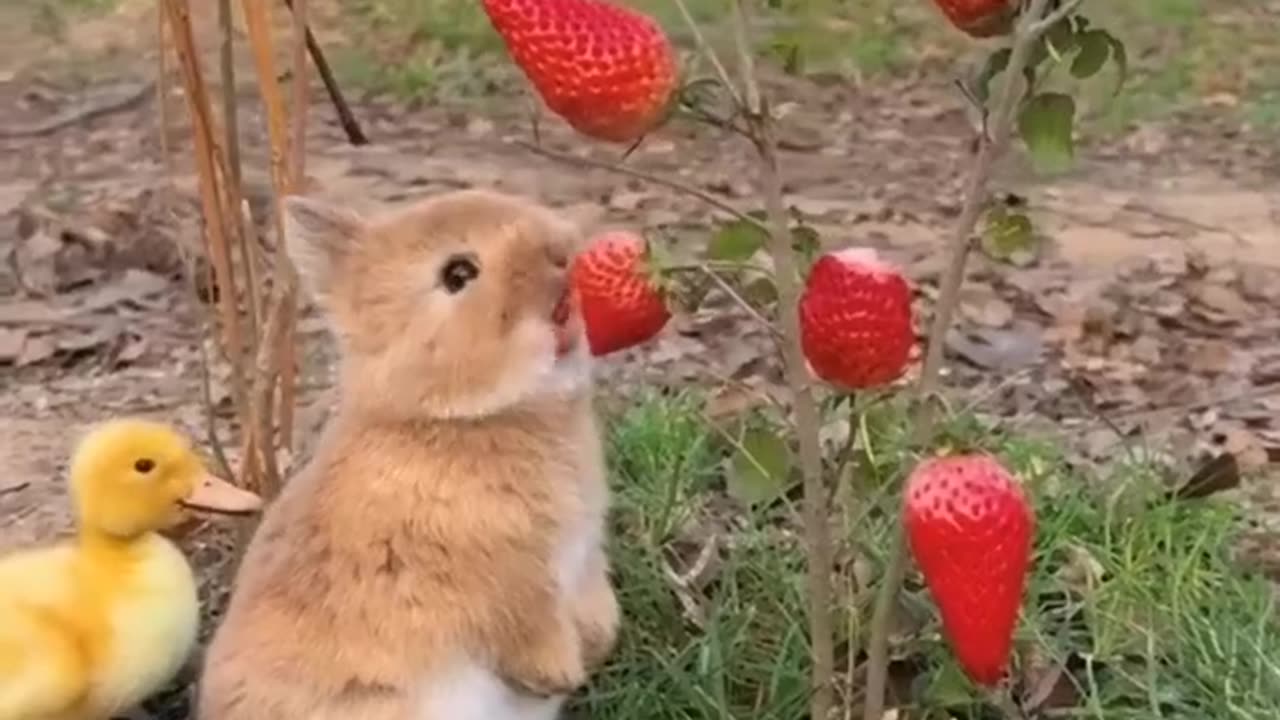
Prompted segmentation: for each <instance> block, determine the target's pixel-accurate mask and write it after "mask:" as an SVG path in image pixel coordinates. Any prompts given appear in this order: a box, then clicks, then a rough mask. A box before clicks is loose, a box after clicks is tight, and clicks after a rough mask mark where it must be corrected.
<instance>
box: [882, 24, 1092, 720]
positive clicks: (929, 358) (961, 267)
mask: <svg viewBox="0 0 1280 720" xmlns="http://www.w3.org/2000/svg"><path fill="white" fill-rule="evenodd" d="M1048 4H1049V0H1030V5H1029V6H1028V7H1027V8H1026V9H1025V10H1024V11H1023V15H1022V16H1021V17H1020V18H1019V20H1018V24H1017V27H1016V29H1015V30H1014V39H1013V47H1012V50H1011V52H1010V55H1009V63H1008V65H1007V66H1006V67H1005V71H1004V75H1003V78H1002V83H1001V90H1000V95H999V98H998V100H997V102H996V106H995V112H994V113H993V118H992V119H993V121H994V122H993V123H992V125H991V128H990V133H989V134H987V133H983V135H982V137H981V138H980V140H979V148H978V156H977V158H976V159H975V160H974V163H973V168H972V169H971V171H970V174H969V181H968V183H967V184H966V187H965V197H964V205H963V207H962V208H961V211H960V217H958V218H957V219H956V222H955V224H954V225H953V226H952V232H951V236H950V238H949V239H948V241H947V247H948V248H949V252H950V258H949V261H948V264H947V269H946V272H945V274H944V276H943V279H942V285H941V288H940V290H939V294H938V302H937V304H936V305H935V309H934V317H933V324H932V326H931V327H930V330H929V345H928V349H927V350H926V352H925V359H924V366H923V368H922V369H921V373H920V381H919V384H918V385H917V386H916V400H917V405H916V412H915V413H914V415H915V417H914V418H913V420H914V432H913V435H914V438H913V439H914V440H915V444H916V445H917V446H920V445H923V444H924V443H925V442H926V441H927V440H928V438H929V437H930V436H931V435H932V432H933V422H934V417H933V415H934V411H933V407H934V404H933V403H932V402H929V401H928V399H929V398H930V397H931V396H932V395H933V394H934V392H935V390H936V388H937V385H938V380H939V376H940V372H941V370H942V360H943V349H944V347H945V346H946V335H947V330H948V328H950V327H951V322H952V318H953V315H954V311H955V307H956V305H957V304H958V303H957V302H956V298H957V297H958V296H959V293H960V287H961V285H962V284H963V282H964V272H965V264H966V262H967V261H968V258H969V250H970V248H971V235H972V234H973V229H974V227H975V226H976V225H977V222H978V218H979V216H980V215H981V214H982V209H983V207H984V206H985V205H986V202H987V182H988V180H989V179H990V177H991V171H992V168H993V167H994V165H995V162H996V160H997V159H998V158H999V156H1000V154H1001V153H1003V152H1004V150H1005V148H1006V147H1007V146H1008V144H1009V135H1010V132H1011V130H1012V127H1013V123H1014V118H1015V116H1016V111H1017V108H1018V101H1019V100H1020V99H1021V97H1022V93H1023V83H1024V79H1023V73H1022V71H1023V68H1025V67H1026V66H1027V63H1028V61H1029V60H1030V57H1031V50H1032V47H1033V46H1034V45H1035V42H1036V41H1037V40H1038V39H1039V38H1040V36H1041V35H1042V34H1043V33H1044V32H1045V31H1046V30H1048V29H1049V28H1050V27H1051V26H1052V25H1053V24H1054V23H1056V22H1057V21H1058V20H1060V19H1062V18H1063V17H1066V15H1067V14H1069V13H1070V12H1071V11H1072V10H1073V9H1074V8H1075V6H1076V5H1078V4H1079V0H1073V2H1068V3H1066V4H1064V5H1063V6H1062V7H1060V8H1059V9H1058V10H1057V11H1055V12H1053V13H1052V14H1050V15H1049V16H1047V17H1043V19H1041V18H1042V16H1044V15H1045V9H1046V8H1047V7H1048ZM906 545H907V543H906V538H905V535H904V533H903V530H902V527H901V525H899V526H898V527H897V530H896V531H895V532H894V541H893V547H892V549H891V550H890V553H889V561H888V564H887V565H886V567H885V570H884V576H883V577H882V578H881V581H880V592H879V594H878V595H877V597H876V604H875V609H874V611H873V613H872V618H871V630H870V634H871V636H870V639H869V641H868V648H867V684H866V696H865V704H864V705H863V720H881V718H882V717H883V715H884V703H885V685H886V682H887V680H888V670H889V658H888V654H889V626H890V625H891V624H892V622H893V611H894V606H895V604H896V603H897V598H898V592H899V590H900V589H901V588H902V581H903V576H904V575H905V574H906V554H907V547H906Z"/></svg>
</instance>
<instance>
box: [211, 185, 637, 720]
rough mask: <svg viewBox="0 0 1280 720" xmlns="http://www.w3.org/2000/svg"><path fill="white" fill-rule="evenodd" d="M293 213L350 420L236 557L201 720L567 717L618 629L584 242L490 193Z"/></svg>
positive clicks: (517, 201) (289, 231)
mask: <svg viewBox="0 0 1280 720" xmlns="http://www.w3.org/2000/svg"><path fill="white" fill-rule="evenodd" d="M283 208H284V227H285V239H286V248H287V252H288V254H289V256H290V258H291V259H292V261H293V263H294V265H295V266H296V268H297V270H298V277H299V279H300V281H301V282H302V285H303V287H304V288H306V289H307V290H308V291H309V292H310V294H311V296H312V297H314V298H315V300H316V301H317V303H318V305H319V306H320V307H321V309H322V310H323V311H324V312H325V314H326V315H327V317H328V319H329V321H330V325H331V327H332V329H333V330H334V334H335V336H336V338H337V341H338V346H339V350H340V352H339V356H340V368H339V375H338V388H339V400H338V405H337V407H336V409H335V411H334V413H333V415H332V416H331V419H330V420H329V421H328V422H327V424H326V426H325V428H324V430H323V431H322V435H321V437H320V439H319V441H318V442H317V443H316V446H317V450H316V452H315V455H314V456H313V458H312V459H311V460H310V461H309V462H308V463H307V464H306V465H305V466H304V467H303V468H302V469H301V470H300V471H299V473H298V474H297V475H296V476H295V477H294V478H292V479H291V480H290V481H289V482H288V483H287V484H286V486H285V488H284V490H283V492H282V493H281V494H280V495H279V496H278V497H277V498H276V499H275V500H274V501H273V502H272V503H271V504H270V506H269V507H268V509H267V510H266V512H265V515H264V517H263V519H262V523H261V525H260V526H259V528H258V529H257V531H256V532H255V533H254V536H253V538H252V540H251V541H250V543H249V546H248V548H247V550H246V553H245V556H244V559H243V561H242V564H241V567H240V569H239V571H238V573H237V576H236V578H235V583H234V586H233V591H232V595H231V599H230V601H229V604H228V608H227V611H226V615H225V618H224V620H223V621H222V623H221V624H220V626H219V627H218V628H217V630H216V631H215V634H214V636H213V638H212V640H211V642H210V645H209V647H208V650H207V653H206V657H205V661H204V664H203V667H202V674H201V678H200V681H199V688H198V693H197V701H196V704H197V715H196V717H197V718H199V720H339V719H341V720H551V719H552V718H556V717H558V716H559V714H560V712H561V708H562V706H563V704H564V702H565V699H566V698H567V696H568V695H569V694H571V693H573V692H574V691H575V690H576V689H578V688H580V687H581V686H583V685H584V684H585V683H586V681H587V679H588V676H589V674H590V673H591V672H593V671H594V670H595V669H597V668H598V667H599V666H600V665H601V664H602V663H603V662H604V661H605V660H606V659H607V657H608V656H609V655H610V654H611V652H612V650H613V647H614V645H615V643H616V640H617V634H618V626H619V606H618V601H617V598H616V596H615V593H614V590H613V587H612V585H611V581H610V577H609V576H610V572H611V570H610V564H609V561H608V558H607V556H606V553H605V548H604V541H605V514H606V511H607V508H608V502H609V493H608V488H607V485H606V478H605V466H604V459H603V455H604V453H603V447H602V440H601V436H600V431H599V427H598V423H597V420H596V418H595V416H594V411H593V405H592V397H591V394H592V382H591V357H590V354H589V351H588V349H587V346H586V341H585V335H584V332H583V326H582V320H581V315H580V313H579V311H578V308H577V300H576V296H575V294H574V293H572V292H571V289H570V285H569V281H568V267H569V263H570V261H571V259H572V256H573V254H574V253H575V252H577V251H578V249H579V248H580V247H581V244H582V240H583V236H582V233H581V231H580V230H579V228H578V227H577V226H576V225H575V224H573V223H570V222H569V221H567V220H565V219H564V218H562V217H561V216H559V215H558V214H556V213H555V212H554V211H552V210H550V209H549V208H546V207H544V206H542V205H539V204H537V203H536V202H534V201H532V200H529V199H526V198H522V197H520V196H515V195H508V194H505V193H499V192H496V191H488V190H479V189H471V190H459V191H453V192H449V193H445V194H441V195H438V196H433V197H428V198H426V199H422V200H418V201H415V202H413V203H411V204H409V205H407V206H405V207H403V208H401V209H398V210H390V211H384V212H383V213H382V214H381V215H379V216H376V217H369V218H366V217H362V216H361V215H359V214H357V213H356V212H354V211H352V210H350V209H348V208H345V207H342V206H338V205H334V204H329V203H326V202H322V201H320V200H317V199H312V198H304V197H301V196H290V197H288V198H286V199H285V201H284V203H283Z"/></svg>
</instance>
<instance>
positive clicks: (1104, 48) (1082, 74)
mask: <svg viewBox="0 0 1280 720" xmlns="http://www.w3.org/2000/svg"><path fill="white" fill-rule="evenodd" d="M1079 47H1080V52H1078V53H1076V58H1075V60H1073V61H1072V62H1071V74H1072V75H1073V76H1075V77H1078V78H1080V79H1081V80H1086V79H1088V78H1091V77H1093V76H1094V75H1097V74H1098V71H1099V70H1101V69H1102V66H1104V65H1106V64H1107V59H1108V58H1110V57H1111V36H1110V35H1108V34H1107V31H1106V30H1090V31H1088V32H1086V33H1084V34H1083V35H1081V36H1080V42H1079Z"/></svg>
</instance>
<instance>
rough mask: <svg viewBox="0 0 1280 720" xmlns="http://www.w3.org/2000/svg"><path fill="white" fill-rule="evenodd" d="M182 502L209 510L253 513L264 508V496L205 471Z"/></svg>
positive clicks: (229, 512) (190, 506)
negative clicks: (261, 496)
mask: <svg viewBox="0 0 1280 720" xmlns="http://www.w3.org/2000/svg"><path fill="white" fill-rule="evenodd" d="M182 504H183V505H185V506H187V507H189V508H192V509H194V510H205V511H208V512H216V513H226V514H235V513H253V512H257V511H259V510H261V509H262V498H260V497H258V495H257V494H255V493H251V492H249V491H248V490H244V489H242V488H238V487H236V486H235V485H232V484H231V483H229V482H227V481H226V480H223V479H222V478H220V477H216V476H214V475H210V474H209V473H203V474H201V475H200V477H198V478H197V479H196V486H195V490H193V491H192V492H191V495H189V496H188V497H187V498H185V499H184V500H182Z"/></svg>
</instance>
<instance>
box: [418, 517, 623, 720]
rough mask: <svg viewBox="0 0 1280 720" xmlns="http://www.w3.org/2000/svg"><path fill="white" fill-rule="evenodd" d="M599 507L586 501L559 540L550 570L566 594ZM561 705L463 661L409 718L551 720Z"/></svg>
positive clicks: (576, 582)
mask: <svg viewBox="0 0 1280 720" xmlns="http://www.w3.org/2000/svg"><path fill="white" fill-rule="evenodd" d="M602 504H603V499H602V498H594V497H592V498H589V499H588V508H587V511H586V512H585V513H584V514H583V515H582V516H581V517H580V518H578V520H577V522H575V523H574V524H572V525H570V526H569V528H567V531H566V532H565V536H564V537H563V538H561V541H560V546H559V548H558V550H557V552H556V559H555V560H556V562H555V569H556V580H557V581H558V582H559V584H560V588H561V591H562V592H564V593H566V594H569V593H573V594H576V593H578V592H579V588H580V587H581V585H582V583H583V582H584V581H585V580H586V570H587V567H588V564H589V562H590V560H591V554H592V553H593V552H594V551H595V549H596V548H597V547H598V546H599V544H600V543H601V542H602V540H603V535H604V522H603V518H602V517H601V515H602V513H601V511H600V508H599V507H598V506H599V505H602ZM564 701H565V698H564V697H563V696H557V697H551V698H539V697H533V696H530V695H527V694H524V693H520V692H517V691H516V690H513V689H512V688H511V686H509V685H508V684H507V683H505V682H503V681H502V679H501V678H499V677H498V676H496V675H495V674H494V673H493V672H492V671H490V670H489V669H488V668H485V667H482V666H480V665H479V664H476V663H471V662H464V663H459V664H458V665H456V666H455V667H454V668H453V669H451V670H450V671H449V672H447V673H444V674H442V675H440V676H437V677H433V678H431V679H430V681H429V682H428V683H426V684H425V685H424V686H423V688H422V696H421V700H420V701H419V702H418V703H417V705H418V708H419V713H418V716H417V718H415V720H555V719H556V718H558V717H559V716H560V707H561V706H562V705H563V704H564Z"/></svg>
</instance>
